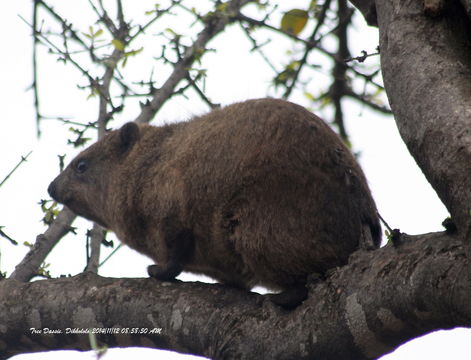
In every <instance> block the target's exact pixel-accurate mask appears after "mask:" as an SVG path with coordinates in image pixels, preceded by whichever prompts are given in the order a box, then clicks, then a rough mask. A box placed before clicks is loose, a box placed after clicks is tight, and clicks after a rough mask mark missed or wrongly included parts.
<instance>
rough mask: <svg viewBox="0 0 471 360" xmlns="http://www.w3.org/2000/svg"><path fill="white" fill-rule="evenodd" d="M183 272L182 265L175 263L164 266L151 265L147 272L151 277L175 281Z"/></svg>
mask: <svg viewBox="0 0 471 360" xmlns="http://www.w3.org/2000/svg"><path fill="white" fill-rule="evenodd" d="M181 272H182V269H181V266H177V265H173V266H167V267H163V266H161V265H156V264H154V265H149V266H148V267H147V273H148V274H149V276H150V277H153V278H156V279H157V280H160V281H175V278H176V277H177V276H178V275H179V274H180V273H181Z"/></svg>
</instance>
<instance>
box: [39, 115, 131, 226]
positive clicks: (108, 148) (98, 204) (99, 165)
mask: <svg viewBox="0 0 471 360" xmlns="http://www.w3.org/2000/svg"><path fill="white" fill-rule="evenodd" d="M138 140H139V127H138V126H137V125H136V124H135V123H127V124H125V125H124V126H123V127H122V128H121V129H120V130H117V131H113V132H111V133H109V134H107V135H106V136H104V137H103V138H102V139H101V140H99V141H98V142H96V143H95V144H93V145H92V146H90V147H89V148H87V149H85V150H84V151H82V152H81V153H80V154H79V155H77V156H76V157H75V159H73V160H72V162H71V163H70V164H69V165H68V166H67V167H66V168H65V170H64V171H62V172H61V173H60V174H59V176H57V177H56V178H55V179H54V181H53V182H52V183H51V184H50V185H49V187H48V189H47V191H48V192H49V195H50V196H51V197H52V198H53V199H54V200H56V201H57V202H59V203H62V204H64V205H66V206H67V207H68V208H70V209H71V210H72V211H73V212H74V213H76V214H77V215H80V216H83V217H85V218H87V219H89V220H92V221H95V222H97V223H98V224H100V225H101V226H103V227H105V228H109V227H110V226H111V224H109V219H108V216H107V213H108V210H109V209H108V206H109V201H110V197H112V196H113V189H112V185H113V183H114V181H115V179H116V176H119V175H118V174H119V170H120V167H121V165H122V162H123V161H124V160H125V158H126V157H127V155H128V154H129V152H130V151H131V150H132V148H133V146H134V144H135V143H136V142H137V141H138Z"/></svg>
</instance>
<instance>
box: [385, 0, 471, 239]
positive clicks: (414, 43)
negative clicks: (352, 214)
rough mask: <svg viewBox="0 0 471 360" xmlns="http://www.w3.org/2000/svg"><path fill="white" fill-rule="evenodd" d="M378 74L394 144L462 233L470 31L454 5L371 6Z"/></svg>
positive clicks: (469, 191) (467, 196) (470, 149)
mask: <svg viewBox="0 0 471 360" xmlns="http://www.w3.org/2000/svg"><path fill="white" fill-rule="evenodd" d="M376 9H377V14H378V24H379V29H380V48H381V68H382V71H383V77H384V82H385V88H386V91H387V94H388V98H389V102H390V104H391V109H392V110H393V113H394V116H395V119H396V122H397V124H398V128H399V131H400V133H401V136H402V138H403V140H404V142H405V143H406V145H407V147H408V149H409V151H410V153H411V154H412V156H413V157H414V158H415V160H416V161H417V163H418V165H419V167H420V168H421V169H422V171H423V172H424V174H425V176H426V178H427V179H428V181H429V182H430V183H431V185H432V187H433V188H434V189H435V190H436V192H437V194H438V196H439V197H440V199H441V200H442V201H443V203H444V204H445V206H446V207H447V209H448V211H449V212H450V214H451V216H452V219H453V220H454V222H455V223H456V225H457V226H458V229H459V231H461V232H462V233H463V234H466V233H467V232H468V231H469V229H470V220H471V216H470V209H471V177H470V176H469V174H470V171H471V131H470V130H471V128H470V126H469V117H470V114H471V105H470V102H469V99H470V96H471V70H470V69H471V68H470V65H471V61H470V59H471V52H470V46H469V34H470V31H469V30H470V27H469V25H470V24H469V21H468V19H467V17H466V13H465V12H464V10H463V8H462V7H461V5H460V4H459V3H458V2H454V3H453V4H451V5H450V6H449V7H447V8H446V9H445V10H444V13H443V14H442V15H441V16H440V17H439V18H432V17H430V16H427V15H425V14H424V11H423V4H422V3H421V2H420V1H415V0H413V1H404V0H388V1H384V0H381V1H377V2H376Z"/></svg>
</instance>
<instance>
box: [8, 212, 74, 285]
mask: <svg viewBox="0 0 471 360" xmlns="http://www.w3.org/2000/svg"><path fill="white" fill-rule="evenodd" d="M74 220H75V214H74V213H73V212H72V211H70V210H69V209H68V208H66V207H64V208H63V209H62V211H61V212H60V213H59V215H57V217H56V218H55V219H54V221H53V222H52V224H51V225H50V226H49V228H48V229H47V230H46V232H45V233H43V234H40V235H38V236H37V237H36V242H35V243H34V245H33V247H32V248H31V250H30V251H29V252H28V253H27V254H26V256H25V257H24V258H23V260H22V261H21V262H20V263H19V264H18V265H16V267H15V271H13V273H12V274H11V276H10V279H15V280H18V281H29V280H31V278H33V277H34V276H35V275H36V274H37V271H38V268H39V266H40V265H41V263H42V262H43V261H44V259H45V258H46V256H47V255H48V254H49V253H50V252H51V250H52V249H53V248H54V246H55V245H56V244H57V243H58V242H59V240H60V239H62V237H63V236H64V235H65V234H67V233H68V232H69V231H70V229H71V226H72V222H73V221H74Z"/></svg>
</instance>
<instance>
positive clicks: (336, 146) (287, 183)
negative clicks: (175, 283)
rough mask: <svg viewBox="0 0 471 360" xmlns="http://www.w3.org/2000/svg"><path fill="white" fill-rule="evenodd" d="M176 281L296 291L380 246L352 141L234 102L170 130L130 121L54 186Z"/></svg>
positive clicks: (307, 121)
mask: <svg viewBox="0 0 471 360" xmlns="http://www.w3.org/2000/svg"><path fill="white" fill-rule="evenodd" d="M49 192H50V194H51V196H52V197H53V198H55V199H56V200H57V201H59V202H62V203H64V204H65V205H67V206H68V207H69V208H71V209H72V210H73V211H74V212H76V213H77V214H78V215H82V216H84V217H86V218H89V219H91V220H94V221H96V222H98V223H99V224H101V225H102V226H104V227H107V228H109V229H111V230H113V231H114V232H115V233H116V234H117V236H118V237H119V238H120V239H121V240H122V241H123V242H124V243H126V244H128V245H129V246H130V247H132V248H134V249H136V250H137V251H139V252H141V253H143V254H145V255H148V256H149V257H151V258H152V259H153V260H154V261H155V262H156V263H157V266H155V267H153V268H151V273H152V274H153V275H154V276H156V277H158V278H161V279H171V278H173V277H174V276H176V275H178V274H179V273H180V272H181V271H182V270H186V271H190V272H194V273H202V274H206V275H209V276H211V277H213V278H216V279H217V280H219V281H221V282H224V283H228V284H232V285H236V286H241V287H244V288H251V287H253V286H254V285H263V286H265V287H268V288H271V289H281V290H283V289H290V288H295V287H297V286H299V285H300V284H301V285H302V284H304V283H305V282H306V278H307V276H308V275H309V274H311V273H324V272H325V271H326V270H328V269H330V268H332V267H335V266H339V265H342V264H345V263H346V261H347V259H348V256H349V255H350V254H351V253H352V252H353V251H355V250H356V249H357V248H358V247H359V246H360V245H359V244H360V241H363V240H362V239H371V240H372V243H373V244H372V245H378V243H379V241H380V226H379V223H378V220H377V215H376V208H375V204H374V201H373V199H372V197H371V194H370V191H369V189H368V186H367V183H366V179H365V177H364V175H363V173H362V171H361V169H360V167H359V166H358V164H357V162H356V161H355V159H354V158H353V156H352V155H351V154H350V152H349V150H348V149H347V148H346V147H345V146H344V145H343V143H342V141H341V140H340V138H339V137H338V136H337V135H336V134H335V133H334V132H333V131H332V130H331V129H330V128H329V127H328V126H327V125H326V124H325V123H324V122H323V121H322V120H320V119H319V118H318V117H316V116H315V115H313V114H312V113H310V112H308V111H307V110H305V109H304V108H302V107H301V106H298V105H295V104H292V103H289V102H286V101H282V100H274V99H260V100H250V101H246V102H242V103H237V104H233V105H230V106H227V107H225V108H222V109H219V110H215V111H212V112H211V113H209V114H207V115H204V116H201V117H195V118H194V119H192V120H190V121H188V122H183V123H178V124H173V125H166V126H162V127H152V126H149V125H136V124H134V123H128V124H126V125H125V126H123V128H121V129H120V130H118V131H113V132H111V133H110V134H108V135H107V136H105V137H104V138H103V139H102V140H100V141H98V142H97V143H96V144H94V145H92V146H91V147H89V148H88V149H86V150H85V151H83V152H82V153H81V154H80V155H78V156H77V157H76V158H75V159H74V160H73V161H72V163H71V164H70V165H69V166H68V167H67V168H66V169H65V170H64V172H63V173H62V174H60V175H59V176H58V177H57V178H56V179H55V180H54V182H53V183H51V185H50V187H49Z"/></svg>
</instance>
